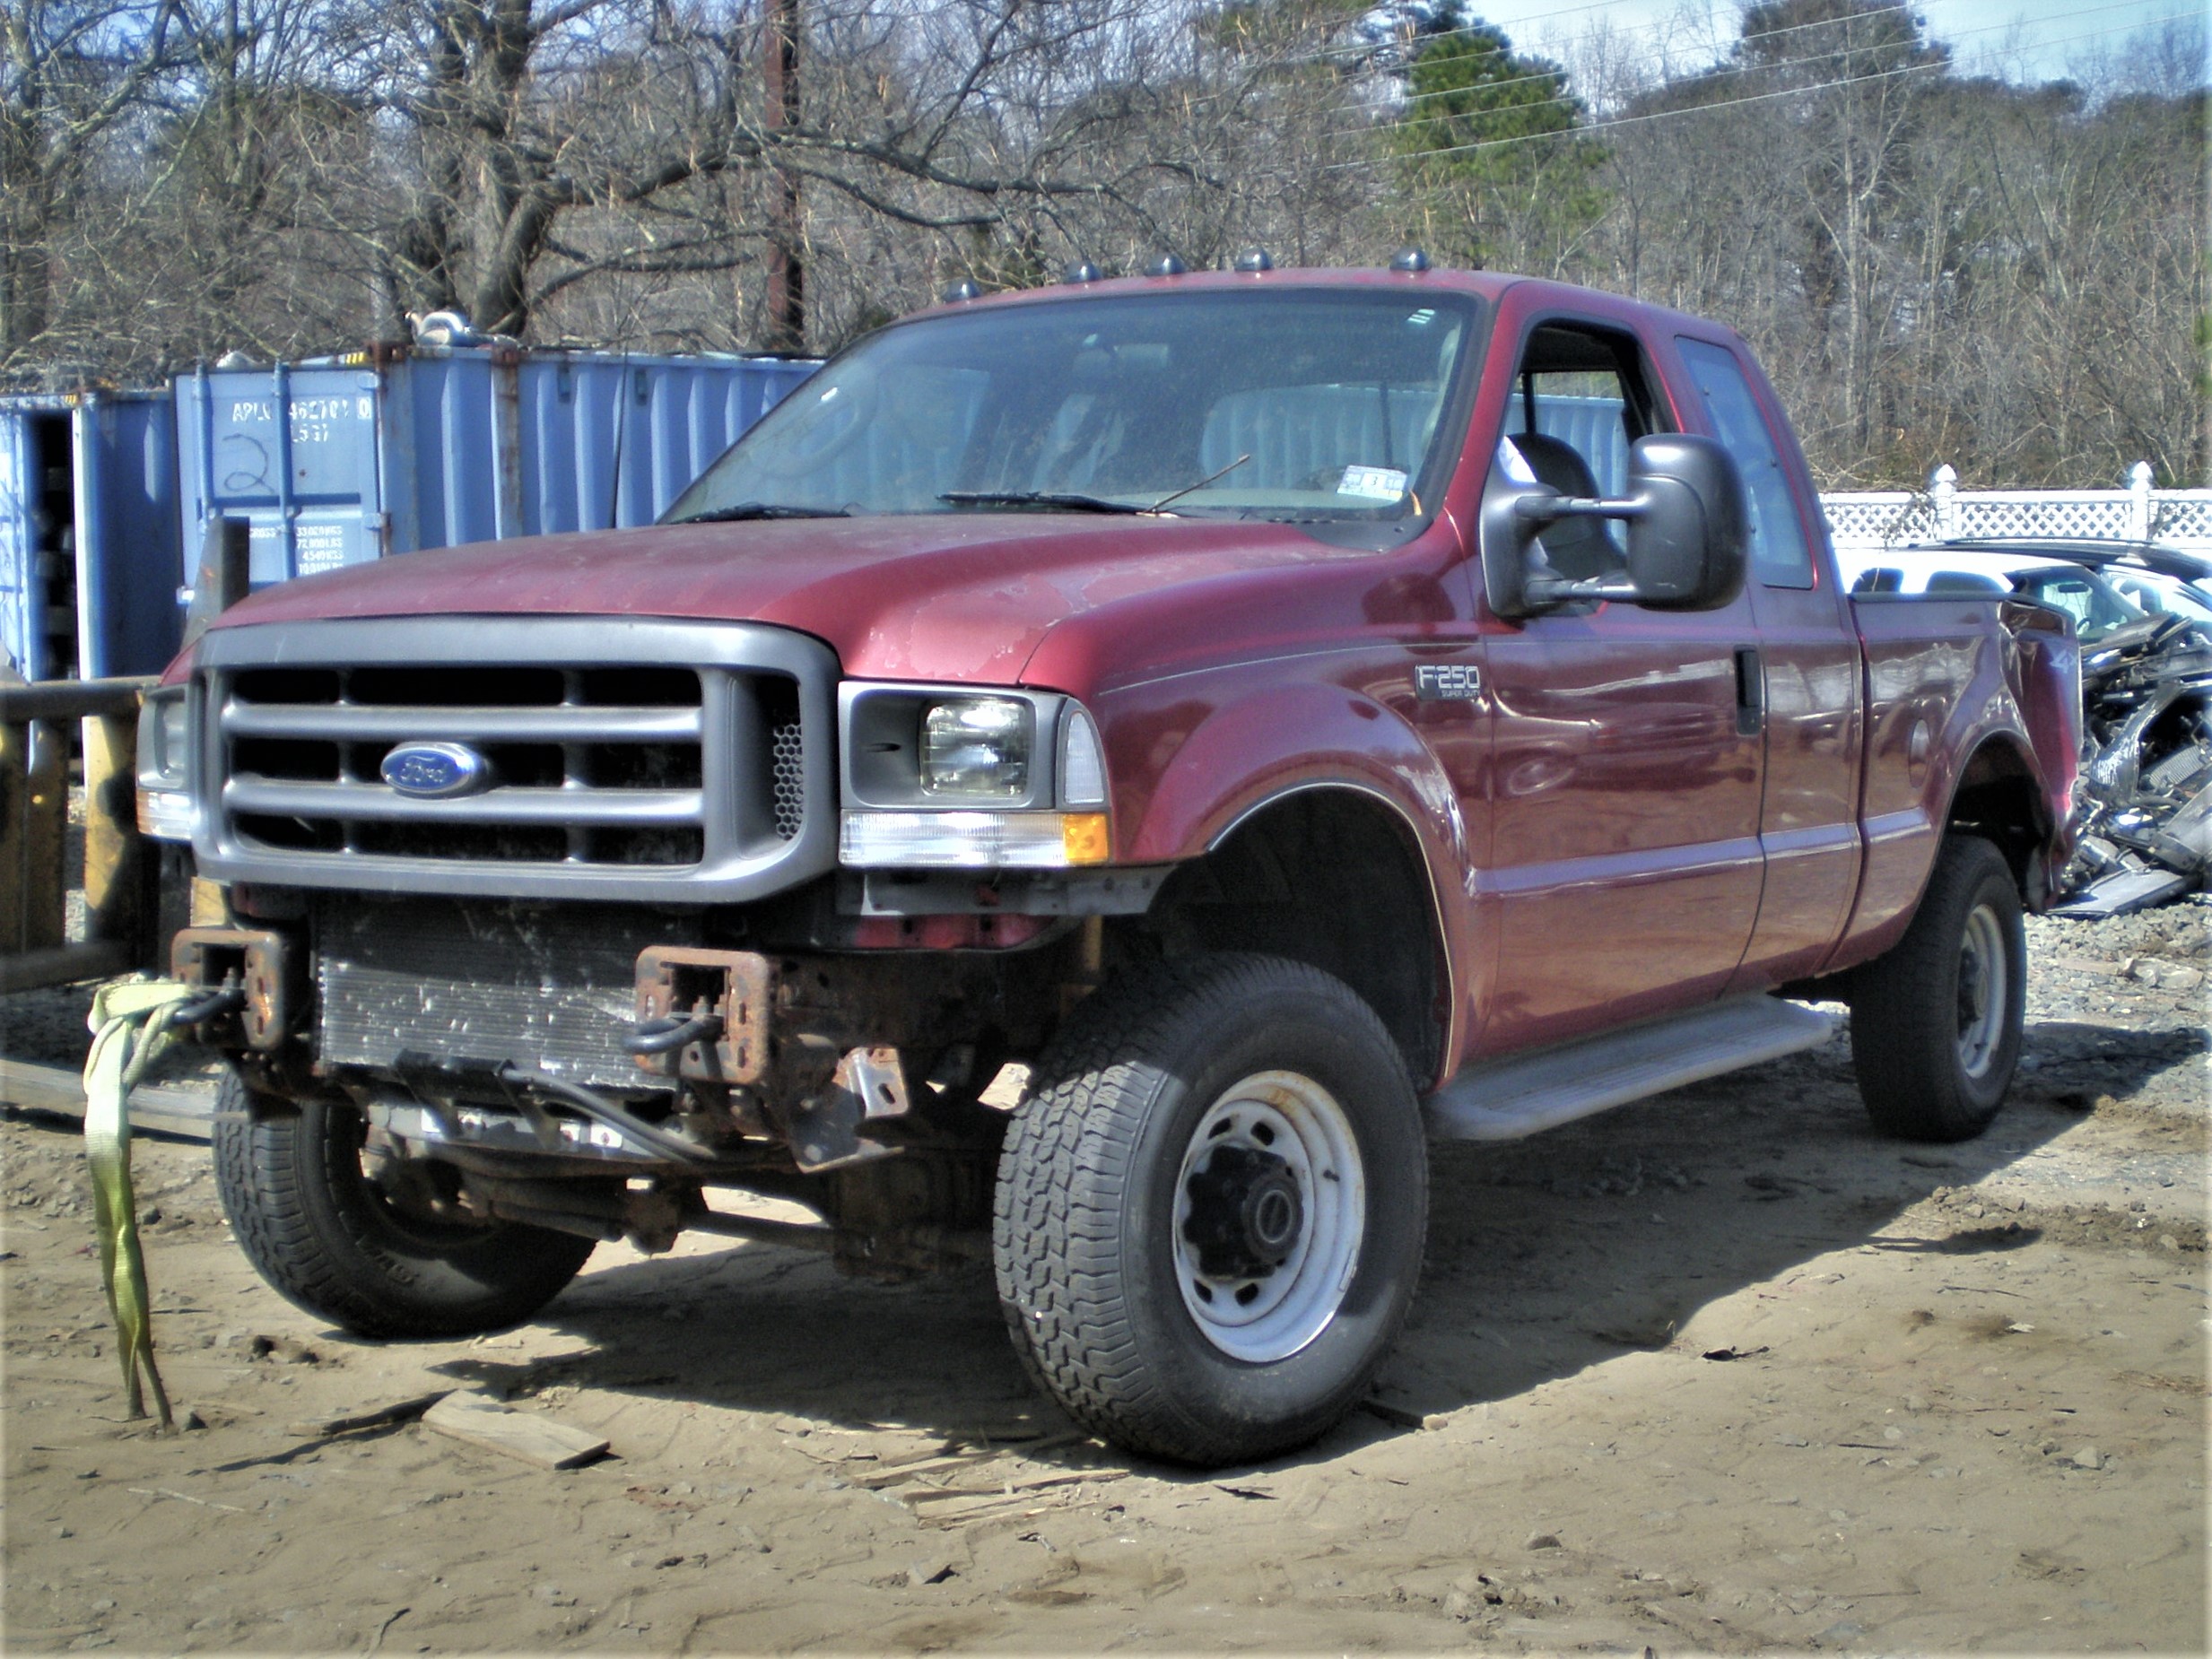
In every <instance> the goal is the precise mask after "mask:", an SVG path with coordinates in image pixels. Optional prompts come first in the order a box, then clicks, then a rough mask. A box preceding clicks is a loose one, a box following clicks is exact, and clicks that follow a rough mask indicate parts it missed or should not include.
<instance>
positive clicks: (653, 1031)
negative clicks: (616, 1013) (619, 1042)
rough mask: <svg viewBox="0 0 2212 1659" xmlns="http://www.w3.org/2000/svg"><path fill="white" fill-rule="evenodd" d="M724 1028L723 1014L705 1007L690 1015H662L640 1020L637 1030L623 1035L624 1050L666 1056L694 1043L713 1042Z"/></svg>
mask: <svg viewBox="0 0 2212 1659" xmlns="http://www.w3.org/2000/svg"><path fill="white" fill-rule="evenodd" d="M722 1030H723V1021H722V1016H721V1015H720V1014H718V1013H712V1012H708V1011H707V1010H705V1009H701V1010H700V1011H699V1012H695V1013H692V1014H689V1015H685V1014H662V1015H660V1016H659V1017H658V1019H653V1020H641V1021H639V1022H638V1029H636V1030H634V1031H632V1032H631V1034H630V1035H629V1036H628V1037H625V1038H623V1053H624V1054H629V1055H665V1054H666V1053H668V1052H669V1051H670V1050H671V1049H676V1048H683V1047H687V1046H689V1045H690V1044H692V1043H711V1042H714V1041H716V1040H717V1039H718V1038H720V1037H721V1035H722Z"/></svg>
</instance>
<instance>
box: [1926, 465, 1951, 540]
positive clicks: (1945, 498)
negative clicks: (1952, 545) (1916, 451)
mask: <svg viewBox="0 0 2212 1659" xmlns="http://www.w3.org/2000/svg"><path fill="white" fill-rule="evenodd" d="M1928 492H1929V494H1930V495H1931V496H1933V497H1935V499H1936V537H1937V539H1938V541H1944V542H1947V541H1949V540H1950V539H1951V538H1952V537H1953V536H1955V535H1956V534H1958V469H1957V468H1956V467H1955V466H1953V465H1951V464H1950V463H1949V462H1948V461H1946V462H1944V463H1943V464H1942V465H1940V466H1938V467H1937V468H1936V470H1935V471H1934V472H1932V473H1929V475H1928Z"/></svg>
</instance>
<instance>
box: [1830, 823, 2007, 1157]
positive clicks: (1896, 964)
mask: <svg viewBox="0 0 2212 1659" xmlns="http://www.w3.org/2000/svg"><path fill="white" fill-rule="evenodd" d="M1992 958H1993V959H1994V960H1997V961H1999V963H2001V969H2002V974H2003V984H2002V985H2001V986H1995V987H1992V988H1991V991H1990V1002H1989V1009H1990V1021H1992V1022H1993V1024H1992V1025H1991V1026H1990V1028H1989V1029H1987V1030H1986V1034H1985V1037H1984V1038H1983V1040H1982V1041H1981V1043H1980V1044H1978V1045H1977V1044H1976V1043H1975V1042H1974V1041H1973V1038H1972V1033H1973V1030H1974V1029H1976V1026H1977V1022H1976V1021H1973V1020H1972V1019H1970V1018H1969V1014H1968V1004H1969V1003H1971V1000H1972V997H1971V984H1972V975H1973V973H1975V972H1978V971H1986V970H1985V969H1979V968H1975V967H1974V966H1973V962H1974V960H1976V959H1992ZM1963 976H1964V977H1965V978H1964V983H1963ZM2026 1007H2027V944H2026V938H2025V931H2024V929H2023V927H2022V925H2021V919H2020V893H2019V889H2018V888H2017V887H2016V885H2015V884H2014V882H2013V875H2012V870H2011V868H2010V866H2008V865H2007V864H2006V862H2005V857H2004V855H2003V854H2002V853H2000V852H1999V851H1998V849H1997V847H1995V846H1994V845H1992V844H1991V843H1990V842H1989V841H1986V840H1984V839H1982V838H1981V837H1980V836H1973V835H1952V836H1947V837H1946V838H1945V839H1944V843H1943V846H1942V847H1941V848H1940V849H1939V850H1938V853H1937V855H1936V867H1935V869H1934V871H1933V872H1932V873H1930V874H1929V878H1928V890H1927V891H1926V892H1925V893H1923V894H1922V895H1921V897H1920V910H1919V912H1918V913H1917V914H1916V915H1915V916H1913V918H1912V925H1911V926H1910V927H1909V928H1907V929H1906V930H1905V934H1904V937H1903V938H1902V939H1900V940H1899V941H1898V942H1897V943H1896V944H1895V945H1894V946H1893V947H1892V948H1891V949H1890V950H1889V951H1888V952H1887V953H1886V954H1885V955H1883V956H1880V957H1877V959H1876V960H1873V961H1871V962H1869V963H1868V964H1867V965H1866V966H1864V967H1863V968H1859V969H1858V970H1857V971H1856V972H1855V973H1854V974H1853V975H1852V977H1851V1061H1852V1064H1853V1066H1854V1068H1855V1069H1856V1070H1857V1072H1858V1073H1859V1098H1860V1099H1863V1100H1864V1101H1865V1102H1866V1107H1867V1116H1868V1117H1870V1118H1871V1119H1873V1121H1874V1126H1875V1127H1876V1128H1877V1129H1878V1130H1880V1131H1881V1132H1882V1133H1883V1134H1887V1135H1894V1136H1896V1137H1898V1138H1899V1139H1901V1140H1906V1141H1938V1142H1947V1141H1970V1140H1972V1139H1973V1137H1974V1136H1976V1135H1978V1134H1981V1132H1982V1131H1983V1130H1984V1129H1987V1128H1988V1127H1989V1126H1990V1122H1991V1120H1993V1119H1994V1118H1995V1117H1996V1116H1997V1113H1998V1108H1999V1107H2001V1106H2002V1105H2003V1104H2004V1102H2005V1091H2006V1090H2007V1088H2009V1087H2010V1086H2011V1083H2012V1074H2013V1070H2014V1068H2015V1067H2016V1065H2017V1064H2018V1063H2019V1059H2020V1033H2021V1028H2022V1025H2023V1023H2024V1021H2025V1013H2026ZM1969 1047H1980V1049H1981V1054H1982V1056H1983V1057H1982V1058H1981V1061H1980V1064H1978V1065H1976V1066H1970V1065H1969V1064H1968V1063H1967V1060H1966V1058H1965V1057H1964V1055H1963V1053H1962V1050H1963V1049H1964V1048H1969Z"/></svg>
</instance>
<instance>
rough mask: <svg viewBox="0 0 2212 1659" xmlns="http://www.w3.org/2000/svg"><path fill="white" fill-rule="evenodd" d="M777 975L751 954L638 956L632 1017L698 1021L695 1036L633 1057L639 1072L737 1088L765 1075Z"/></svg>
mask: <svg viewBox="0 0 2212 1659" xmlns="http://www.w3.org/2000/svg"><path fill="white" fill-rule="evenodd" d="M774 979H775V969H774V968H773V966H772V965H771V963H770V961H769V960H768V958H766V957H764V956H762V955H761V954H760V952H758V951H701V950H694V949H692V948H690V947H688V946H683V945H653V946H650V947H649V948H648V949H646V950H644V951H640V952H639V955H638V977H637V1019H638V1024H639V1026H640V1028H641V1029H642V1028H644V1027H645V1026H647V1025H649V1024H650V1023H652V1022H654V1021H670V1020H674V1021H678V1022H679V1024H678V1026H675V1027H669V1028H666V1029H669V1030H671V1031H674V1030H676V1029H681V1024H682V1022H684V1021H690V1020H692V1019H693V1018H697V1017H701V1016H710V1017H711V1019H712V1020H716V1021H719V1022H720V1023H719V1029H715V1028H714V1027H713V1025H712V1024H711V1023H710V1021H709V1020H707V1019H705V1018H701V1020H700V1025H699V1027H698V1034H697V1036H696V1038H693V1039H692V1040H689V1041H686V1042H684V1043H682V1044H681V1045H678V1046H675V1047H668V1048H666V1049H656V1050H652V1051H649V1052H645V1053H640V1054H637V1055H635V1058H636V1060H637V1063H638V1065H639V1067H640V1070H642V1071H645V1072H649V1073H651V1074H653V1075H654V1076H656V1077H684V1078H691V1079H692V1080H694V1081H700V1082H710V1083H724V1084H731V1085H737V1086H745V1085H748V1084H753V1083H758V1082H759V1081H761V1080H762V1078H763V1077H765V1076H766V1075H767V1074H768V1059H769V1049H768V1023H769V1014H770V1003H771V992H772V990H773V987H774Z"/></svg>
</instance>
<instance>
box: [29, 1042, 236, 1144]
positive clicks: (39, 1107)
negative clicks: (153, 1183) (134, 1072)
mask: <svg viewBox="0 0 2212 1659" xmlns="http://www.w3.org/2000/svg"><path fill="white" fill-rule="evenodd" d="M0 1101H4V1102H6V1103H7V1104H8V1105H10V1106H21V1107H30V1108H31V1109H32V1110H34V1111H40V1112H59V1113H61V1114H62V1115H63V1116H67V1117H82V1116H84V1080H83V1078H82V1077H80V1076H79V1075H78V1074H77V1073H74V1072H73V1071H71V1070H70V1069H69V1068H68V1067H67V1066H63V1065H38V1064H33V1063H31V1062H30V1061H28V1060H10V1059H8V1058H6V1057H5V1056H4V1055H0ZM130 1112H131V1126H132V1127H133V1128H135V1129H158V1130H160V1131H161V1133H162V1134H180V1135H188V1136H190V1137H191V1138H192V1139H193V1140H196V1141H205V1140H206V1139H208V1138H209V1136H210V1135H211V1134H213V1129H214V1112H215V1088H214V1084H213V1081H192V1080H188V1079H162V1080H161V1081H153V1082H144V1083H141V1084H139V1085H138V1086H137V1087H136V1088H135V1089H134V1090H131V1097H130Z"/></svg>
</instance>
